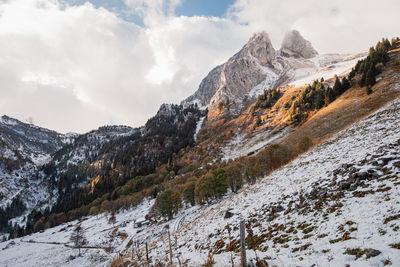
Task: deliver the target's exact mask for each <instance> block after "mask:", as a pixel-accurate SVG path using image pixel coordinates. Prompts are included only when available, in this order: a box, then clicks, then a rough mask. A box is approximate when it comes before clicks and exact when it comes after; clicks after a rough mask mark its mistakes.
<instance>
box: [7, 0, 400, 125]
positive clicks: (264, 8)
mask: <svg viewBox="0 0 400 267" xmlns="http://www.w3.org/2000/svg"><path fill="white" fill-rule="evenodd" d="M125 3H126V5H128V6H129V7H130V8H131V12H135V14H139V15H140V16H142V18H143V21H144V26H138V25H136V24H134V23H131V22H126V21H124V20H122V19H120V18H119V17H118V16H117V14H114V13H112V12H110V11H108V10H106V9H103V8H99V9H98V8H95V7H94V6H92V5H91V4H88V3H86V4H84V5H81V6H68V5H64V4H60V3H59V2H58V1H57V0H29V1H26V0H10V1H3V2H1V1H0V50H1V51H2V53H1V54H0V88H1V89H0V90H1V93H2V97H1V98H0V113H3V114H7V115H10V116H14V117H17V118H19V119H25V118H28V117H33V119H34V121H35V123H37V124H39V125H41V126H45V127H48V128H51V129H55V130H58V131H62V132H67V131H78V132H83V131H88V130H90V129H93V128H96V127H98V126H100V125H103V124H106V123H109V122H110V121H112V122H115V123H117V124H127V125H131V126H140V125H143V124H144V123H145V121H146V120H147V119H148V118H149V117H150V116H152V115H153V114H155V112H156V111H157V109H158V107H159V105H160V104H161V103H164V102H167V103H170V102H175V103H179V102H180V100H182V99H183V98H184V97H187V96H188V95H190V94H191V93H193V92H194V91H195V90H196V89H197V86H198V84H199V83H200V81H201V79H202V78H203V77H204V76H205V75H206V74H207V73H208V72H209V71H210V70H211V69H212V68H213V67H214V66H216V65H218V64H221V63H223V62H224V61H225V60H226V59H228V58H229V57H230V56H231V55H233V54H234V53H235V52H236V51H238V50H239V49H240V48H241V46H242V45H244V43H245V42H246V41H247V39H248V38H249V37H250V35H251V33H252V32H254V31H259V30H266V31H267V32H269V34H270V36H271V37H272V40H273V41H274V43H275V46H276V48H279V45H280V41H281V38H282V36H283V34H284V32H285V31H286V30H288V29H292V28H296V29H299V30H300V32H302V33H303V35H304V36H305V37H307V38H308V39H310V41H311V42H312V43H313V44H314V45H315V47H316V48H317V49H318V50H319V51H322V52H331V51H339V52H343V51H359V50H361V49H365V48H367V47H368V46H370V45H372V44H373V43H375V42H376V40H377V39H379V38H380V37H383V36H388V37H390V36H392V35H396V32H397V35H400V34H399V30H398V18H397V17H396V15H395V12H396V11H398V10H400V7H399V3H398V2H397V1H394V0H382V1H380V3H379V5H376V6H375V4H374V5H372V3H373V2H372V1H370V0H367V1H361V0H359V1H351V3H349V2H348V1H347V2H346V1H344V0H335V1H330V2H327V3H322V1H316V0H306V1H301V2H299V1H294V0H281V1H272V0H238V1H236V3H235V4H234V6H233V7H232V8H231V9H230V10H229V12H228V13H227V16H226V18H216V17H201V16H196V17H185V16H180V17H177V16H176V15H175V14H174V10H175V8H176V7H177V6H178V5H180V4H181V1H180V0H167V1H162V0H149V1H148V0H146V1H145V0H125ZM371 18H372V19H371Z"/></svg>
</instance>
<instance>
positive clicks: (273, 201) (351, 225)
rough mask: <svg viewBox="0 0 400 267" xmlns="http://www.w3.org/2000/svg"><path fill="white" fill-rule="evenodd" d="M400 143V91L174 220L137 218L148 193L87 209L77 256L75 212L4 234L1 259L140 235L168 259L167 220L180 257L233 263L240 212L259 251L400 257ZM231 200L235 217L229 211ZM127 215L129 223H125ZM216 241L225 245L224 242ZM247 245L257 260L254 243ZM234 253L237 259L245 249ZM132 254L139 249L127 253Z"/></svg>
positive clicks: (86, 260) (277, 259)
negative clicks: (113, 218)
mask: <svg viewBox="0 0 400 267" xmlns="http://www.w3.org/2000/svg"><path fill="white" fill-rule="evenodd" d="M399 151H400V100H396V101H394V102H392V103H391V104H389V105H387V106H386V107H384V108H382V109H381V110H379V111H377V112H375V113H374V114H372V115H371V116H369V117H368V118H366V119H364V120H362V121H360V122H358V123H356V124H354V125H353V126H351V127H349V128H348V129H346V130H343V131H341V132H339V133H337V134H336V135H334V136H333V137H332V138H330V139H328V140H326V141H325V142H324V143H322V144H320V145H318V146H317V147H315V148H314V149H313V150H311V151H309V152H307V153H305V154H304V155H302V156H300V157H299V158H298V159H296V160H294V161H293V162H291V163H290V164H288V165H287V166H285V167H283V168H281V169H280V170H277V171H275V172H274V173H272V174H271V175H268V176H267V177H264V178H263V179H262V180H260V181H258V182H257V183H256V184H255V185H253V186H250V187H248V188H246V189H243V190H242V191H241V192H240V193H238V194H230V195H228V196H226V197H225V198H224V199H222V200H220V201H219V202H217V203H215V202H214V203H212V204H209V205H204V206H195V207H191V208H189V209H185V210H183V211H181V212H180V213H179V214H178V215H177V216H176V218H174V219H173V220H171V221H168V222H165V221H164V222H161V223H156V224H153V225H150V226H147V227H146V226H145V227H142V228H135V229H134V228H133V223H132V220H135V219H138V218H140V217H143V216H144V215H145V214H146V213H147V212H148V210H149V208H150V206H151V204H152V203H149V202H147V201H145V202H143V203H142V204H141V205H140V206H139V207H138V208H137V209H132V210H129V211H124V212H121V213H118V214H117V220H118V222H117V226H115V227H112V225H110V224H107V222H106V218H105V217H104V216H100V217H96V216H93V217H89V218H87V219H86V220H84V222H82V226H83V227H84V228H85V229H86V233H87V237H88V239H89V244H88V248H86V249H84V251H85V253H84V256H83V257H76V258H75V255H76V254H77V252H76V251H73V250H72V249H71V248H70V247H68V246H66V245H68V244H69V245H71V243H69V239H68V238H69V235H70V233H71V231H72V229H73V227H74V226H75V225H76V224H77V221H74V222H71V223H69V224H64V225H61V226H58V227H56V228H51V229H48V230H46V231H45V232H44V233H36V234H33V235H30V236H26V237H23V238H18V239H15V240H12V241H7V242H3V243H1V245H0V247H1V250H0V265H2V266H37V264H38V263H40V264H42V265H53V266H54V265H70V266H77V265H79V266H102V265H107V264H108V263H109V260H110V259H111V258H113V257H116V256H117V255H118V252H119V253H121V254H129V253H130V252H131V251H132V246H130V245H128V244H131V243H132V242H133V241H135V242H136V241H138V242H139V249H140V250H141V252H140V253H141V255H142V258H141V259H142V264H144V262H143V260H144V259H145V257H144V255H145V254H144V242H148V244H149V253H150V256H151V259H152V263H156V262H158V261H159V262H165V258H166V256H167V253H168V241H167V239H166V238H167V235H166V233H167V230H166V228H165V227H166V226H167V225H169V228H170V232H171V236H172V244H173V253H174V259H173V260H174V263H176V264H178V262H181V263H182V264H183V265H186V266H200V265H201V264H204V263H205V262H206V260H207V258H208V257H209V253H210V252H211V254H212V257H213V258H214V260H215V265H216V266H230V265H231V264H230V257H231V255H230V252H226V251H225V248H226V245H227V243H228V242H229V236H228V233H227V231H226V230H224V228H225V226H226V225H229V226H230V228H231V229H232V239H233V241H237V240H238V236H239V232H238V225H239V222H240V220H246V221H247V222H250V227H251V229H252V231H253V233H254V236H255V238H256V239H257V240H258V241H257V246H258V247H259V248H260V250H258V251H257V256H258V257H259V258H265V259H266V261H267V262H268V263H269V264H272V265H277V266H312V265H315V266H344V265H346V264H350V265H351V266H383V265H385V264H389V263H391V264H392V265H393V266H398V265H400V253H399V246H400V245H399V241H400V231H399V230H400V229H399V228H400V205H399V201H400V181H399V174H400V153H399ZM228 210H229V211H230V212H231V213H232V217H230V218H226V219H224V215H225V213H226V211H228ZM128 220H129V221H131V222H130V223H128V224H127V225H126V226H118V224H120V223H121V222H123V221H128ZM112 232H114V237H113V236H112ZM110 233H111V234H110ZM118 233H119V234H118ZM110 235H111V236H110ZM116 236H120V237H116ZM113 239H114V241H112V240H113ZM130 240H132V242H129V241H130ZM221 240H222V242H221ZM217 241H218V242H219V244H223V245H222V246H219V247H218V246H217V245H216V243H217ZM35 242H44V243H40V244H38V243H35ZM52 242H53V243H52ZM56 242H57V243H56ZM107 244H110V245H107ZM104 246H112V247H114V250H113V252H106V250H105V249H104ZM89 247H94V248H89ZM96 247H97V248H96ZM99 247H101V248H99ZM27 252H28V253H27ZM70 255H72V257H70ZM247 255H248V259H249V261H250V260H253V261H254V259H255V252H254V251H253V250H250V249H249V250H248V251H247ZM133 258H134V260H135V261H138V258H137V256H134V257H133ZM233 258H234V262H235V265H238V264H239V262H240V259H239V253H234V254H233ZM124 261H126V262H128V261H132V259H131V257H130V256H128V257H126V258H125V259H124Z"/></svg>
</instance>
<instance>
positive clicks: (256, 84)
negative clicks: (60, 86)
mask: <svg viewBox="0 0 400 267" xmlns="http://www.w3.org/2000/svg"><path fill="white" fill-rule="evenodd" d="M375 49H376V50H373V49H371V50H370V52H369V54H368V56H367V57H366V59H365V60H362V61H359V62H357V65H356V61H358V60H359V59H360V58H362V57H364V56H365V54H363V53H360V54H357V55H341V54H327V55H319V54H318V53H317V51H316V50H315V49H314V48H313V47H312V45H311V43H310V42H309V41H307V40H305V39H304V38H303V37H302V36H301V35H300V33H299V32H297V31H291V32H289V33H288V34H286V36H285V38H284V40H283V43H282V47H281V49H279V50H275V49H274V48H273V46H272V44H271V42H270V40H269V37H268V35H267V34H266V33H265V32H261V33H257V34H254V35H253V36H252V37H251V38H250V40H249V42H248V43H247V44H246V45H245V46H244V47H243V48H242V49H241V50H240V51H239V52H238V53H236V54H235V55H234V56H232V57H231V58H230V59H229V60H228V61H227V62H226V63H225V64H223V65H221V66H218V67H216V68H214V69H213V70H212V71H211V72H210V73H209V75H208V76H207V77H205V78H204V79H203V81H202V82H201V84H200V87H199V89H198V90H197V91H196V92H195V93H194V94H193V95H192V96H191V97H189V98H188V99H186V100H184V101H183V102H182V105H170V104H163V105H161V107H160V109H159V110H158V112H157V114H156V115H155V116H154V117H152V118H150V119H149V120H148V121H147V123H146V124H145V125H144V126H143V127H140V128H136V129H133V128H130V127H127V126H105V127H100V128H99V129H97V130H94V131H91V132H89V133H86V134H82V135H75V134H69V135H61V134H58V133H56V132H52V131H49V130H46V129H42V128H39V127H36V126H33V125H29V124H24V123H22V122H19V121H17V120H14V119H12V118H9V117H5V116H3V117H2V119H1V121H0V137H1V142H2V143H1V147H0V149H1V152H2V158H1V161H0V164H1V165H0V185H1V187H0V190H1V191H0V193H1V195H0V201H1V202H0V203H1V206H0V207H1V208H2V209H0V232H2V233H4V234H3V236H1V235H0V238H1V237H11V238H13V240H8V241H7V240H5V242H2V243H0V248H1V250H0V265H5V266H9V265H13V266H37V265H38V264H42V265H56V266H59V265H65V266H109V265H111V266H144V265H149V262H151V264H154V265H155V266H164V263H165V262H167V261H169V260H170V261H172V262H173V265H174V264H175V265H178V264H179V265H182V266H201V265H204V264H205V263H206V265H207V266H212V265H213V264H215V265H216V266H231V265H239V262H240V258H239V257H240V254H239V249H240V248H239V244H240V242H239V222H240V221H241V220H245V221H246V224H247V226H246V227H247V233H246V235H247V241H246V247H247V255H248V261H249V262H252V263H254V266H257V265H255V261H257V262H258V263H260V261H264V262H268V265H272V266H274V265H277V266H315V265H318V264H321V265H323V266H329V265H334V266H343V265H347V264H352V266H353V265H354V266H370V265H373V266H383V265H388V264H394V265H396V266H397V265H399V264H400V257H399V253H398V249H399V248H400V244H399V243H398V240H399V229H400V224H399V220H400V210H399V209H398V208H396V207H397V204H398V202H399V190H400V188H399V187H400V183H399V181H398V176H399V173H400V157H399V145H400V141H399V140H400V130H399V129H400V128H399V126H400V124H399V122H400V120H399V118H400V108H399V107H400V100H399V97H400V82H399V81H400V69H399V65H400V40H399V39H395V40H392V43H390V42H389V41H388V40H382V42H379V43H378V44H377V45H376V48H375ZM355 65H356V66H355ZM353 66H355V67H354V68H353V69H352V71H351V73H349V69H350V68H352V67H353ZM375 66H377V67H376V68H375ZM374 68H375V69H374ZM372 71H374V73H373V76H371V73H372ZM367 73H368V74H370V75H369V79H368V82H369V84H366V83H365V82H366V80H367V79H366V77H365V76H367ZM334 75H338V76H341V77H335V76H334ZM320 78H324V79H325V80H324V81H322V80H318V81H315V82H314V80H315V79H320ZM304 85H306V86H304ZM366 85H368V87H366ZM272 88H279V89H277V90H269V89H272ZM260 93H262V94H261V95H260ZM192 104H197V105H192ZM198 106H200V108H201V109H199V108H198ZM225 115H227V116H225ZM220 118H223V119H220ZM46 208H48V209H46ZM109 213H111V214H113V215H112V216H110V214H109ZM114 213H115V214H114ZM114 215H116V218H115V217H114ZM109 216H110V218H109ZM113 217H114V219H112V218H113ZM111 219H112V220H111ZM116 222H117V223H116ZM138 222H142V223H143V224H141V223H140V225H139V224H138ZM10 223H11V224H16V225H20V226H25V225H26V228H25V229H23V228H21V227H18V226H17V227H15V226H14V227H12V226H13V225H10ZM115 223H116V224H115ZM78 224H79V225H81V226H82V228H83V229H84V233H85V235H86V237H87V239H88V241H89V243H88V244H86V245H85V246H84V247H83V248H82V249H83V250H84V252H85V253H84V256H82V257H75V256H74V254H75V253H74V252H73V249H74V245H73V244H72V243H71V242H70V239H69V237H70V236H71V233H72V232H73V229H74V228H75V226H76V225H78ZM111 224H112V225H111ZM6 232H7V234H6ZM0 234H1V233H0ZM24 235H25V236H24ZM21 236H22V237H21ZM168 238H171V239H172V240H169V241H168ZM6 239H7V238H6ZM170 246H171V247H170ZM170 249H171V250H172V253H173V256H172V255H171V254H172V253H169V250H170ZM146 254H147V255H146ZM144 255H146V257H145V256H144ZM168 257H172V259H168ZM207 263H208V264H207Z"/></svg>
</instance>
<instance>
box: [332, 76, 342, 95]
mask: <svg viewBox="0 0 400 267" xmlns="http://www.w3.org/2000/svg"><path fill="white" fill-rule="evenodd" d="M333 92H334V93H335V95H340V94H341V93H343V87H342V83H341V82H340V79H339V77H338V76H336V80H335V85H334V86H333Z"/></svg>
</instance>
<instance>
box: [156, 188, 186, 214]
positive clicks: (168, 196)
mask: <svg viewBox="0 0 400 267" xmlns="http://www.w3.org/2000/svg"><path fill="white" fill-rule="evenodd" d="M181 207H182V200H181V195H180V194H179V192H178V191H175V192H173V191H172V190H171V189H167V190H165V191H164V192H162V193H161V194H160V195H159V196H158V197H157V199H156V208H157V209H158V211H159V212H160V214H161V216H163V217H167V218H168V220H171V219H172V218H173V216H174V214H176V213H177V212H178V210H179V209H180V208H181Z"/></svg>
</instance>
